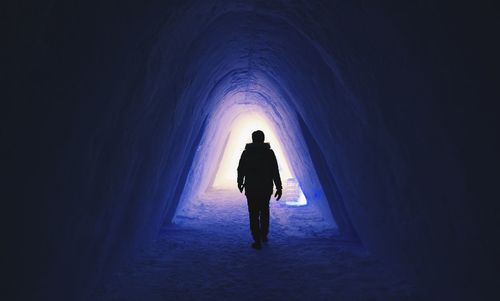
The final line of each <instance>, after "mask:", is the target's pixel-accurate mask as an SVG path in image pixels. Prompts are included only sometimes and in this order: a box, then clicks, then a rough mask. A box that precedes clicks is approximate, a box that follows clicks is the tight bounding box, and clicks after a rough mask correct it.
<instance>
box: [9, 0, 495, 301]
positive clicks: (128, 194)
mask: <svg viewBox="0 0 500 301" xmlns="http://www.w3.org/2000/svg"><path fill="white" fill-rule="evenodd" d="M479 11H481V13H482V12H483V10H479V9H477V8H476V9H473V8H471V7H462V6H460V5H454V6H453V7H451V8H450V7H449V6H447V5H445V4H441V3H439V4H433V3H427V2H425V3H424V2H422V3H421V2H418V3H412V4H407V3H392V4H390V3H384V4H380V3H379V4H375V3H369V2H367V1H351V2H342V1H290V2H289V1H244V0H240V1H223V0H220V1H215V0H214V1H201V0H200V1H170V2H165V1H154V0H153V1H143V2H134V1H126V2H123V3H121V4H120V6H116V5H112V4H108V3H101V2H99V3H95V4H92V3H90V2H83V1H81V2H78V1H77V3H75V4H74V3H67V2H63V1H52V2H50V4H47V5H41V4H37V3H35V1H33V3H31V4H29V1H28V3H23V4H21V3H17V4H13V5H12V7H11V8H9V10H8V18H7V22H9V23H12V24H13V26H11V27H8V30H10V31H11V32H10V33H9V35H7V40H8V42H9V43H8V44H9V45H10V46H12V47H10V46H9V47H8V48H7V51H8V53H9V57H12V58H13V59H12V60H11V61H10V62H8V63H7V64H6V67H5V68H6V70H8V71H9V72H10V79H12V82H13V83H12V84H11V85H8V88H7V89H6V90H5V93H6V95H7V97H6V99H11V101H8V103H7V105H6V109H5V111H4V116H5V118H3V120H2V122H3V124H4V125H5V126H4V127H3V128H4V129H12V130H8V131H6V135H5V136H6V141H9V143H8V147H6V148H5V150H6V152H7V156H9V158H12V159H11V160H9V163H8V165H7V167H6V168H5V169H6V170H7V171H8V172H10V177H9V179H10V181H11V183H12V185H8V187H9V191H8V193H7V195H8V196H9V199H10V198H11V196H15V197H13V199H15V200H19V202H15V203H16V205H15V206H16V207H17V206H19V207H20V208H16V210H17V211H15V212H16V213H17V212H19V216H20V218H17V216H18V215H16V214H13V215H12V216H13V217H15V220H13V221H12V223H13V224H15V225H19V227H18V228H19V229H21V230H19V231H21V232H22V234H21V235H17V236H18V237H21V238H18V239H20V240H21V241H22V242H20V243H19V244H18V245H23V246H25V248H24V249H25V250H26V251H23V252H28V251H27V250H32V249H40V251H39V252H38V253H37V254H36V255H34V256H29V255H30V254H28V253H27V254H24V253H22V254H23V255H25V256H24V257H25V258H26V262H25V263H26V266H29V267H31V269H32V270H31V272H30V273H29V275H30V276H27V277H28V278H29V279H24V280H23V281H25V282H27V283H31V284H32V286H33V287H34V288H33V290H30V291H33V292H35V294H37V295H38V296H39V297H40V296H44V297H47V296H51V297H53V298H52V299H57V298H61V299H66V300H67V299H71V298H73V297H75V296H82V295H85V293H86V292H88V291H89V290H90V289H91V288H92V287H93V285H94V284H95V279H98V278H99V277H105V276H106V275H108V274H109V273H110V271H112V269H113V267H114V266H115V265H116V264H117V263H119V262H120V260H124V259H125V258H128V256H131V254H134V252H136V251H137V250H138V249H139V248H140V247H144V246H145V245H147V243H148V242H150V241H151V240H152V239H153V238H154V237H155V236H156V233H157V231H158V228H159V227H160V225H161V224H162V222H163V220H164V219H165V217H166V218H167V219H168V218H169V217H171V216H172V215H173V213H174V212H175V209H176V206H177V204H178V201H179V198H180V196H181V194H182V191H183V188H184V184H185V181H186V179H187V177H188V173H189V170H190V168H191V167H192V166H191V163H192V159H193V157H194V155H195V153H194V150H195V149H196V148H197V146H198V144H199V143H200V141H201V139H202V137H203V133H204V130H205V129H206V127H207V124H208V123H209V122H210V118H211V116H212V115H211V114H213V113H214V111H215V110H216V108H217V107H218V105H219V104H220V101H221V100H222V99H223V98H224V97H225V96H227V95H230V94H233V93H238V92H242V93H257V94H260V96H259V99H261V100H262V101H263V102H265V103H266V105H267V106H270V107H272V108H274V109H273V110H275V111H276V112H281V113H282V114H284V116H285V117H286V118H289V120H292V121H293V123H294V126H295V128H296V129H300V134H301V136H300V137H303V138H301V139H303V140H302V141H303V143H305V145H306V147H307V150H308V152H309V153H310V155H311V164H312V165H313V166H314V170H315V172H316V173H317V177H318V180H319V182H320V183H321V185H322V187H323V189H324V191H325V194H326V195H327V198H328V200H329V201H330V206H331V207H332V212H333V213H334V214H337V216H335V219H336V220H337V222H339V221H340V224H339V226H342V225H343V228H342V227H341V228H342V229H343V231H344V234H346V235H347V236H348V237H351V238H359V241H360V242H361V243H362V244H363V245H364V246H365V247H366V248H367V249H368V250H369V251H370V252H372V253H374V254H375V255H377V256H378V257H379V258H380V259H381V260H383V261H384V262H387V263H388V264H391V265H392V266H394V267H395V268H396V269H397V270H399V271H400V272H401V273H403V274H405V275H406V276H411V277H415V278H416V279H417V280H418V281H419V283H420V284H421V285H422V287H424V288H425V289H426V290H427V292H428V293H429V294H430V295H437V296H448V297H449V296H453V297H455V299H460V298H462V297H464V296H467V297H472V296H474V297H477V296H476V295H474V292H477V291H478V289H477V288H479V287H484V286H485V285H486V284H488V281H483V280H484V278H481V277H477V278H473V277H472V276H471V275H478V274H486V275H488V273H490V272H491V271H495V264H491V262H494V263H497V261H495V260H493V258H495V257H494V254H496V253H498V252H496V251H497V250H498V246H497V244H496V242H491V239H490V238H491V237H493V236H495V235H494V233H493V232H492V231H491V230H488V229H497V228H498V222H495V221H498V219H497V218H496V217H495V216H494V215H493V212H498V210H496V208H497V207H494V206H492V205H491V204H490V203H489V202H488V201H487V200H489V199H491V197H490V192H491V191H489V190H487V189H482V185H483V184H484V183H483V181H482V180H479V179H477V178H474V177H471V176H470V174H471V173H470V172H471V171H472V172H473V174H485V175H489V173H488V172H489V171H487V170H486V167H485V166H489V165H488V164H490V165H491V161H494V160H488V158H489V157H488V156H489V155H491V157H494V156H493V154H495V152H493V151H491V150H492V148H491V147H489V146H490V145H487V146H488V147H485V148H484V149H487V150H490V151H491V153H489V152H488V151H486V152H483V153H481V154H480V155H479V151H478V150H477V148H476V147H475V146H477V145H481V143H483V144H485V143H492V142H489V141H491V139H486V137H494V136H495V133H494V132H492V131H493V130H494V129H495V127H494V126H492V125H495V124H496V120H497V119H496V118H495V116H494V114H493V111H491V110H483V107H481V105H482V103H481V102H480V101H479V100H478V102H475V104H474V106H471V105H469V103H470V102H469V101H470V99H485V98H488V97H487V96H488V93H489V91H488V90H487V87H494V86H495V85H493V84H489V83H490V81H491V78H490V77H488V76H486V75H483V76H481V74H486V70H489V69H488V67H486V66H489V64H488V63H491V62H490V61H488V58H489V57H493V56H492V55H490V54H491V53H495V52H494V51H493V50H494V49H495V48H494V47H492V46H491V47H484V48H477V47H475V46H474V45H489V44H488V41H489V40H488V39H486V38H485V37H488V36H492V35H488V34H486V33H488V30H490V31H491V29H492V28H495V27H494V26H491V24H489V23H488V24H486V23H487V22H489V21H488V20H490V19H488V15H487V16H483V15H481V14H478V12H479ZM463 15H468V16H470V19H468V20H469V21H464V18H463ZM472 20H473V21H474V22H472ZM492 23H493V22H492ZM478 32H479V33H482V34H476V33H478ZM481 43H482V44H481ZM480 49H486V50H484V51H483V50H480ZM488 51H491V53H490V52H488ZM495 56H496V55H495ZM471 57H474V58H475V60H474V62H472V61H471V60H470V58H471ZM473 75H474V76H475V77H474V76H473ZM490 98H491V97H490ZM466 112H467V113H466ZM484 112H491V113H489V114H490V115H485V113H484ZM473 121H477V122H473ZM483 125H488V126H484V127H483ZM470 133H478V134H476V136H474V135H472V134H470ZM482 138H485V139H482ZM485 141H488V142H485ZM472 145H474V147H472ZM33 153H36V155H33ZM478 158H479V159H478ZM476 160H479V161H480V162H479V163H478V162H477V161H476ZM481 160H483V161H481ZM492 178H493V177H492ZM489 186H490V187H494V186H495V185H489ZM27 187H28V188H29V189H27ZM18 204H22V205H18ZM26 208H31V210H27V211H26ZM341 224H342V225H341ZM38 225H44V226H43V227H39V226H38ZM27 237H29V239H27ZM16 253H17V252H16ZM479 255H481V256H479ZM470 258H476V259H477V262H476V261H472V260H471V259H470ZM478 258H480V259H478ZM457 266H460V267H461V269H460V272H457V269H456V267H457ZM47 271H49V272H47ZM19 274H22V276H20V277H24V275H25V274H27V273H23V272H22V271H21V272H19ZM41 275H44V277H43V278H44V280H43V281H39V279H40V277H41ZM68 275H71V276H68ZM438 283H439V284H438ZM63 284H64V285H63ZM480 291H483V290H480ZM469 299H470V298H469Z"/></svg>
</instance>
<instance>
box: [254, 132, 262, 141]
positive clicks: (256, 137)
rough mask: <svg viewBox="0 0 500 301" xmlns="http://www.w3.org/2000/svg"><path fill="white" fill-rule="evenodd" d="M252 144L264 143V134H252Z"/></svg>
mask: <svg viewBox="0 0 500 301" xmlns="http://www.w3.org/2000/svg"><path fill="white" fill-rule="evenodd" d="M252 142H253V143H264V132H263V131H255V132H253V133H252Z"/></svg>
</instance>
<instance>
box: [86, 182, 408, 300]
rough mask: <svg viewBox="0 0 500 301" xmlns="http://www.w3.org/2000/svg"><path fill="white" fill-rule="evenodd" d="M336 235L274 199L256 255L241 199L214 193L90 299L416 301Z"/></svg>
mask: <svg viewBox="0 0 500 301" xmlns="http://www.w3.org/2000/svg"><path fill="white" fill-rule="evenodd" d="M228 198H230V201H228ZM336 234H337V233H336V230H335V229H334V228H331V226H330V224H328V223H325V221H324V220H323V218H322V216H321V212H320V211H319V210H318V208H316V207H314V206H312V205H308V206H304V207H289V206H286V205H284V203H282V202H276V201H274V200H272V201H271V227H270V235H269V243H268V244H267V245H265V247H264V248H263V249H262V250H261V251H257V250H254V249H252V248H250V241H251V236H250V233H249V227H248V217H247V207H246V202H245V198H244V196H243V195H241V194H234V193H233V194H228V193H227V192H221V191H217V192H212V193H211V194H209V195H205V199H203V200H196V201H193V202H191V203H190V204H189V205H188V206H186V207H185V210H184V212H182V214H181V213H179V214H178V215H177V216H176V218H175V220H174V224H173V225H170V226H167V227H165V228H163V229H162V231H161V233H160V236H159V238H158V240H157V241H156V242H155V244H154V245H153V246H152V247H151V248H150V249H147V250H144V251H143V252H142V253H141V254H140V255H139V256H138V257H136V258H135V259H134V260H133V261H132V262H131V263H130V264H129V265H127V266H125V267H123V268H122V269H121V270H120V272H118V273H116V274H115V275H114V276H113V277H112V279H111V280H110V281H109V282H107V283H103V284H101V285H100V286H99V289H98V290H97V291H96V292H95V293H94V295H93V296H92V299H93V300H414V299H415V293H414V287H413V286H412V285H410V284H408V283H406V282H404V281H402V280H399V279H397V277H394V276H391V273H390V271H389V270H387V269H385V268H384V266H383V265H382V264H381V263H379V262H378V261H376V260H375V259H373V257H371V256H370V255H369V254H368V253H367V252H366V251H364V249H363V248H361V247H360V246H359V245H356V244H353V243H347V242H344V241H342V240H340V239H338V237H337V236H336Z"/></svg>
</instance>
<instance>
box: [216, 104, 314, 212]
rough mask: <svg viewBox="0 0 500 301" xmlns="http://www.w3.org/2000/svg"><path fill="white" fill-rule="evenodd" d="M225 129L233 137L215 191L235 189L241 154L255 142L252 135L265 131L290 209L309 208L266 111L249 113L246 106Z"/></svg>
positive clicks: (221, 162)
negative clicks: (274, 155)
mask: <svg viewBox="0 0 500 301" xmlns="http://www.w3.org/2000/svg"><path fill="white" fill-rule="evenodd" d="M225 128H226V129H228V131H229V134H228V135H229V137H228V139H227V143H226V146H225V148H224V150H223V155H222V158H221V160H220V162H219V165H218V168H217V172H216V175H215V179H214V181H213V184H212V187H213V188H214V189H224V190H226V189H235V187H236V178H237V168H238V163H239V159H240V156H241V153H242V152H243V150H244V149H245V145H246V144H247V143H251V142H252V139H251V137H252V133H253V132H254V131H256V130H261V131H263V132H264V134H265V141H266V142H268V143H270V145H271V149H272V150H273V151H274V153H275V154H276V159H277V161H278V167H279V171H280V176H281V180H282V182H283V201H285V203H286V204H287V205H289V206H304V205H307V199H306V197H305V196H304V194H303V192H302V189H301V188H300V185H299V184H298V182H297V180H296V179H295V177H294V175H293V173H292V171H291V169H290V165H289V163H288V156H287V154H286V153H285V151H284V148H283V147H282V144H281V141H280V140H279V139H278V136H277V135H276V131H275V130H274V128H273V126H272V124H271V122H269V120H268V119H267V118H266V116H265V113H264V112H259V111H258V110H248V108H246V106H244V105H242V106H241V109H240V113H239V114H238V116H237V117H236V118H235V119H234V120H233V121H232V123H231V124H227V125H225Z"/></svg>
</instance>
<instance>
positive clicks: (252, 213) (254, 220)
mask: <svg viewBox="0 0 500 301" xmlns="http://www.w3.org/2000/svg"><path fill="white" fill-rule="evenodd" d="M247 204H248V215H249V217H250V231H251V232H252V237H253V240H254V241H255V242H256V243H259V244H260V229H259V206H258V204H259V203H258V202H257V201H256V200H255V199H254V198H250V197H247Z"/></svg>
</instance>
